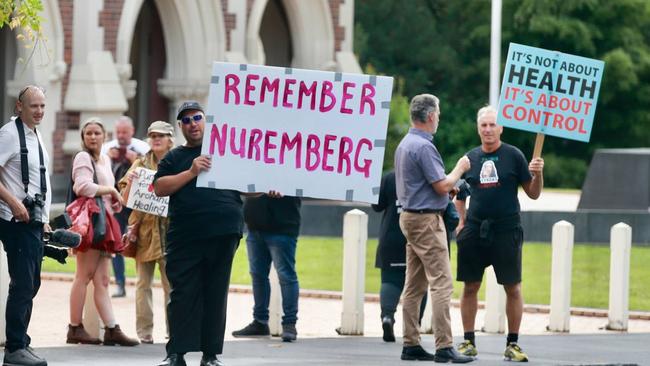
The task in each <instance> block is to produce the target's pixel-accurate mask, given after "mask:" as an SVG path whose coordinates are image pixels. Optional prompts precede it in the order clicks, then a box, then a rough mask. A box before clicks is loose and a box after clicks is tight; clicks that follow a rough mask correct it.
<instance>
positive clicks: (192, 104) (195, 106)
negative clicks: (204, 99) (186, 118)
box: [176, 100, 205, 121]
mask: <svg viewBox="0 0 650 366" xmlns="http://www.w3.org/2000/svg"><path fill="white" fill-rule="evenodd" d="M185 111H201V112H203V113H205V111H204V110H203V107H201V104H199V102H197V101H196V100H188V101H187V102H184V103H183V104H182V105H181V106H180V107H179V108H178V114H177V115H176V120H179V121H180V119H181V117H182V116H183V112H185Z"/></svg>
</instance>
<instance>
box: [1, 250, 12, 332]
mask: <svg viewBox="0 0 650 366" xmlns="http://www.w3.org/2000/svg"><path fill="white" fill-rule="evenodd" d="M8 268H9V267H7V253H5V251H4V248H3V247H2V242H1V241H0V343H4V342H5V341H6V340H7V335H6V333H5V328H6V327H7V321H6V318H5V313H6V311H7V296H8V295H9V282H10V281H9V270H8Z"/></svg>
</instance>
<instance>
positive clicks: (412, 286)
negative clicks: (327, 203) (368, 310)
mask: <svg viewBox="0 0 650 366" xmlns="http://www.w3.org/2000/svg"><path fill="white" fill-rule="evenodd" d="M409 109H410V114H411V129H410V130H409V132H408V134H406V136H404V138H403V139H402V141H401V142H400V144H399V146H398V147H397V150H396V152H395V177H396V185H397V199H398V200H399V202H400V203H401V204H402V214H401V215H400V228H401V229H402V232H403V233H404V236H405V237H406V240H407V243H406V284H405V286H404V294H403V299H402V311H403V317H404V347H403V349H402V356H401V359H402V360H426V361H431V360H434V361H436V362H450V361H451V362H453V363H466V362H471V361H473V358H472V357H467V356H463V355H461V354H459V353H458V352H457V351H456V350H455V349H454V347H453V339H452V335H451V319H450V315H449V303H450V300H451V294H452V291H453V284H452V276H451V266H450V264H449V250H448V249H447V237H446V233H445V224H444V222H443V219H442V213H443V212H444V210H445V208H446V207H447V204H448V202H449V192H450V191H451V190H453V188H454V185H455V184H456V182H457V181H458V179H460V176H461V175H462V174H463V173H464V172H466V171H467V170H469V168H470V163H469V159H467V157H466V156H463V157H462V158H460V159H459V160H458V162H457V163H456V167H455V168H454V170H452V172H451V173H450V174H449V175H445V167H444V164H443V162H442V158H441V157H440V153H438V150H437V149H436V147H435V146H434V144H433V142H432V139H433V135H434V134H435V133H436V131H437V129H438V121H439V118H440V104H439V101H438V98H436V97H435V96H433V95H431V94H420V95H416V96H415V97H413V99H412V100H411V105H410V108H409ZM427 288H430V289H431V304H432V306H433V330H434V334H435V341H436V353H435V355H433V354H431V353H429V352H427V351H425V350H424V349H423V348H422V346H420V333H419V330H418V327H419V325H418V319H419V312H420V301H422V296H423V295H424V294H425V292H426V291H427Z"/></svg>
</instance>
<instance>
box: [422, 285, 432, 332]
mask: <svg viewBox="0 0 650 366" xmlns="http://www.w3.org/2000/svg"><path fill="white" fill-rule="evenodd" d="M431 303H432V301H431V290H429V288H428V287H427V305H426V306H425V308H424V314H423V315H422V322H421V324H420V333H422V334H433V305H432V304H431Z"/></svg>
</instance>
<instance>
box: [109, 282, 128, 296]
mask: <svg viewBox="0 0 650 366" xmlns="http://www.w3.org/2000/svg"><path fill="white" fill-rule="evenodd" d="M111 297H112V298H117V297H126V289H125V288H124V285H118V286H117V289H115V292H113V295H111Z"/></svg>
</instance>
